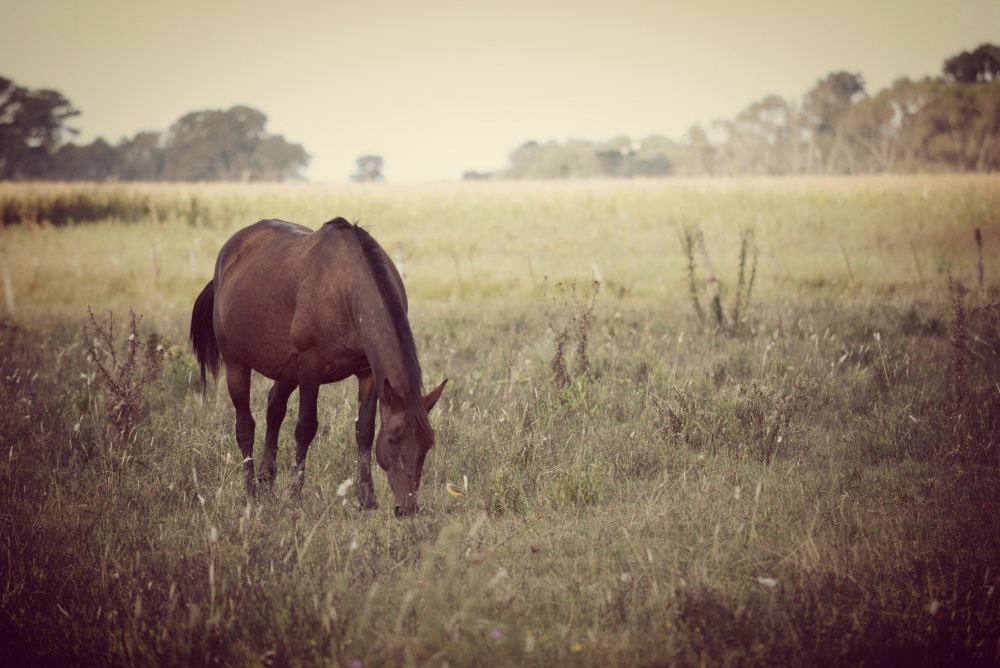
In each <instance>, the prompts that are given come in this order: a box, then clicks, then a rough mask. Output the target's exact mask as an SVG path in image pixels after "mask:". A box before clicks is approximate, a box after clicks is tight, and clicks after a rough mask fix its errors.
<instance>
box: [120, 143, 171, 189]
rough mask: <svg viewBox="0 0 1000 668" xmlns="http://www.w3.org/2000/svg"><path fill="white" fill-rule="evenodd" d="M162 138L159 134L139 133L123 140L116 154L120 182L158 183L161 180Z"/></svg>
mask: <svg viewBox="0 0 1000 668" xmlns="http://www.w3.org/2000/svg"><path fill="white" fill-rule="evenodd" d="M162 141H163V137H162V136H161V135H160V133H159V132H140V133H138V134H136V135H135V136H134V137H132V138H131V139H123V140H121V141H120V142H119V143H118V146H116V147H115V150H116V151H117V152H118V165H119V173H118V175H119V177H120V178H121V179H122V181H159V180H160V179H162V178H163V161H164V151H163V146H162Z"/></svg>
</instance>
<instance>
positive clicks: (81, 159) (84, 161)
mask: <svg viewBox="0 0 1000 668" xmlns="http://www.w3.org/2000/svg"><path fill="white" fill-rule="evenodd" d="M120 172H121V170H120V165H119V155H118V151H116V150H115V148H114V147H113V146H111V145H110V144H109V143H108V142H107V141H105V140H104V139H103V138H101V137H98V138H97V139H95V140H94V141H92V142H91V143H89V144H87V145H85V146H78V145H77V144H72V143H70V144H63V145H62V146H60V147H59V150H58V151H56V154H55V156H54V157H53V160H52V165H51V167H50V168H49V169H48V170H47V171H46V173H45V178H49V179H56V180H60V181H108V180H111V179H117V178H119V177H120Z"/></svg>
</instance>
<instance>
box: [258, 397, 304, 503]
mask: <svg viewBox="0 0 1000 668" xmlns="http://www.w3.org/2000/svg"><path fill="white" fill-rule="evenodd" d="M294 390H295V383H283V382H281V381H275V383H274V385H273V386H272V387H271V391H270V392H268V394H267V433H266V435H265V436H264V458H263V459H262V460H261V462H260V474H259V475H260V479H259V482H260V484H261V485H263V486H265V487H267V488H268V489H271V488H272V486H273V485H274V477H275V475H276V466H275V460H276V459H277V456H278V433H279V432H280V431H281V423H282V421H283V420H284V419H285V413H286V412H287V411H288V397H289V395H291V393H292V392H293V391H294Z"/></svg>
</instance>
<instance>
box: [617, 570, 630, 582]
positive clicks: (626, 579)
mask: <svg viewBox="0 0 1000 668" xmlns="http://www.w3.org/2000/svg"><path fill="white" fill-rule="evenodd" d="M618 579H619V580H620V581H621V582H624V583H625V584H628V583H629V582H631V581H632V575H631V574H629V573H627V572H626V573H622V574H621V575H619V576H618Z"/></svg>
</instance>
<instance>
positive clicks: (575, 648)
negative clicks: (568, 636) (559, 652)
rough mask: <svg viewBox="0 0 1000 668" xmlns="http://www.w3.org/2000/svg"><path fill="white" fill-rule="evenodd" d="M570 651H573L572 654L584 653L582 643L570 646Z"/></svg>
mask: <svg viewBox="0 0 1000 668" xmlns="http://www.w3.org/2000/svg"><path fill="white" fill-rule="evenodd" d="M569 651H571V652H582V651H583V645H582V644H580V643H578V642H575V643H573V644H572V645H570V648H569Z"/></svg>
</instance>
